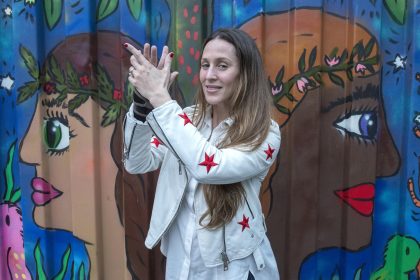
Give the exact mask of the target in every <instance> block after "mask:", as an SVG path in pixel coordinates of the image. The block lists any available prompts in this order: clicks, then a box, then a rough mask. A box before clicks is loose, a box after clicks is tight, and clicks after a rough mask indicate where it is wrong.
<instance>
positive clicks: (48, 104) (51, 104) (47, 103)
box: [41, 99, 90, 127]
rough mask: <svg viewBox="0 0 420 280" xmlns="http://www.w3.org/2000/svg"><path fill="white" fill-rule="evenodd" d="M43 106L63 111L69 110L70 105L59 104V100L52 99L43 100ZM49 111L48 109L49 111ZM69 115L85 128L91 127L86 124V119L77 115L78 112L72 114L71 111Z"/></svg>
mask: <svg viewBox="0 0 420 280" xmlns="http://www.w3.org/2000/svg"><path fill="white" fill-rule="evenodd" d="M41 105H42V106H43V107H48V108H52V107H57V108H61V109H67V108H68V105H67V103H66V102H59V101H57V99H52V100H49V99H42V100H41ZM47 110H48V109H47ZM68 113H69V116H71V117H73V118H75V119H76V120H77V121H79V122H80V123H81V124H82V125H83V126H85V127H90V126H89V125H88V124H87V123H86V121H85V119H84V118H83V117H82V116H81V115H79V114H78V113H76V112H74V111H73V112H71V111H69V112H68Z"/></svg>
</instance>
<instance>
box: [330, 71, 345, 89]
mask: <svg viewBox="0 0 420 280" xmlns="http://www.w3.org/2000/svg"><path fill="white" fill-rule="evenodd" d="M328 77H330V80H331V82H333V83H334V84H336V85H338V86H340V87H342V88H344V81H343V79H341V77H340V76H338V75H336V74H334V73H332V72H329V73H328Z"/></svg>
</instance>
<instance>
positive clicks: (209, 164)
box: [198, 153, 218, 173]
mask: <svg viewBox="0 0 420 280" xmlns="http://www.w3.org/2000/svg"><path fill="white" fill-rule="evenodd" d="M213 159H214V154H213V155H211V156H209V155H208V154H207V153H205V159H204V161H203V162H200V163H199V164H198V165H201V166H205V167H206V168H207V173H209V171H210V169H211V168H212V167H213V166H216V165H218V164H217V163H215V162H214V161H213Z"/></svg>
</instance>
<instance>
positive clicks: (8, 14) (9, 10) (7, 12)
mask: <svg viewBox="0 0 420 280" xmlns="http://www.w3.org/2000/svg"><path fill="white" fill-rule="evenodd" d="M12 12H13V11H12V8H10V6H9V5H7V6H6V8H4V9H3V14H4V17H12Z"/></svg>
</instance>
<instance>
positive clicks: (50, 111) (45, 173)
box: [20, 94, 116, 241]
mask: <svg viewBox="0 0 420 280" xmlns="http://www.w3.org/2000/svg"><path fill="white" fill-rule="evenodd" d="M52 97H56V95H55V94H51V95H47V94H41V95H40V96H39V100H38V104H37V107H36V111H35V113H34V116H33V119H32V122H31V125H30V128H29V131H28V132H27V134H26V136H25V138H24V140H23V143H22V149H21V153H20V155H21V158H22V160H23V161H24V162H27V163H29V164H32V165H34V166H35V168H36V175H35V177H34V179H33V180H32V188H33V190H32V191H33V195H32V200H33V201H34V204H35V205H36V206H43V207H36V208H35V212H34V219H35V221H36V223H37V224H39V225H41V226H43V227H49V228H60V229H67V230H69V231H74V230H75V228H74V225H73V221H74V219H77V221H78V224H79V225H81V224H84V223H86V227H83V228H79V229H78V230H77V231H78V234H77V235H78V236H79V237H81V238H83V239H84V240H87V241H92V240H94V238H95V237H94V236H93V233H94V232H95V231H94V230H92V226H93V225H90V224H91V221H93V220H95V217H94V215H95V204H94V203H92V202H93V201H96V200H97V198H96V196H97V193H95V192H96V191H97V190H96V186H99V185H98V183H99V182H98V180H99V179H98V178H97V177H98V176H99V175H100V181H101V182H104V183H101V190H102V191H103V194H105V193H107V192H108V190H109V193H110V194H111V195H112V190H113V186H112V184H111V185H110V186H108V187H106V186H107V185H106V184H105V182H113V178H115V175H116V168H115V166H114V163H113V160H112V158H111V156H110V153H109V142H110V139H111V135H112V130H113V126H112V125H110V126H108V127H105V128H101V129H94V128H98V126H99V125H98V124H99V123H100V120H101V117H102V115H103V113H104V111H103V110H102V109H100V108H98V107H99V106H98V105H97V104H96V103H94V102H93V101H92V100H91V99H89V100H87V101H86V102H85V103H84V104H83V105H81V106H80V107H79V108H78V109H77V110H76V113H77V116H78V117H75V116H71V115H69V113H68V108H67V104H66V103H63V104H61V105H58V104H57V102H54V101H53V99H52ZM81 119H83V121H81ZM98 163H99V164H98ZM61 193H63V195H61ZM113 208H115V206H113ZM70 209H71V211H70ZM84 221H85V222H84Z"/></svg>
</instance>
